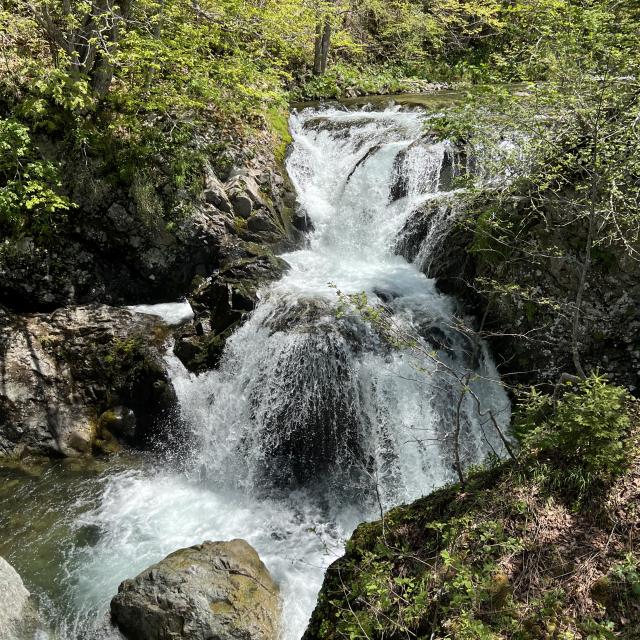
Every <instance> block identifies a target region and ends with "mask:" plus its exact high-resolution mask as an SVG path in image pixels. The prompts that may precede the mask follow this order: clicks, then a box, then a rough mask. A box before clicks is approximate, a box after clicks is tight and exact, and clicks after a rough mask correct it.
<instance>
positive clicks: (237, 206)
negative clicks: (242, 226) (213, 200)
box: [232, 193, 253, 218]
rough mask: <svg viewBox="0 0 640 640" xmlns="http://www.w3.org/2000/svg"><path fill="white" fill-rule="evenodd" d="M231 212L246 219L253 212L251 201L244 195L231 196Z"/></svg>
mask: <svg viewBox="0 0 640 640" xmlns="http://www.w3.org/2000/svg"><path fill="white" fill-rule="evenodd" d="M232 203H233V211H234V213H235V214H236V215H237V216H240V217H241V218H248V217H249V216H250V215H251V212H252V211H253V201H252V200H251V198H250V197H249V196H248V195H247V194H246V193H239V194H238V195H235V196H233V200H232Z"/></svg>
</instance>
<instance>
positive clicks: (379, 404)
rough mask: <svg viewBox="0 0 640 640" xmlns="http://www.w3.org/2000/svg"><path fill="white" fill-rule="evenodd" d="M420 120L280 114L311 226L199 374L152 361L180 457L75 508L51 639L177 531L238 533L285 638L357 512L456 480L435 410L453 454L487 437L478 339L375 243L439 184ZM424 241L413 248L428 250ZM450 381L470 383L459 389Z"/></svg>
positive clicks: (499, 412) (451, 307) (376, 114)
mask: <svg viewBox="0 0 640 640" xmlns="http://www.w3.org/2000/svg"><path fill="white" fill-rule="evenodd" d="M426 118H427V116H426V115H425V113H424V112H421V111H402V110H400V109H399V108H389V109H386V110H384V111H371V110H366V109H363V110H360V111H345V110H339V109H318V110H305V111H303V112H301V113H297V114H294V115H293V116H292V118H291V131H292V136H293V144H292V148H291V151H290V154H289V157H288V161H287V167H288V171H289V174H290V176H291V179H292V181H293V184H294V186H295V188H296V191H297V195H298V204H299V206H300V207H301V209H302V210H303V211H304V213H305V214H306V216H307V217H308V219H309V220H310V222H311V223H312V227H313V231H312V232H311V233H310V235H309V237H308V239H307V242H306V245H305V246H304V247H303V248H301V249H299V250H297V251H294V252H292V253H289V254H287V255H285V256H283V257H284V259H285V260H286V261H287V262H288V263H289V265H290V269H289V271H288V272H287V273H286V274H285V275H284V277H283V278H282V279H281V280H280V281H279V282H276V283H274V284H272V285H270V286H268V287H266V288H265V289H264V290H263V291H262V292H261V299H260V303H259V305H258V307H257V309H256V310H255V312H254V313H253V314H252V316H251V317H250V319H249V320H248V321H247V322H246V323H245V324H244V325H243V326H242V327H241V328H240V329H239V330H238V331H236V333H235V334H234V335H233V336H232V337H231V338H230V339H229V341H228V343H227V346H226V350H225V353H224V355H223V358H222V362H221V365H220V367H219V369H218V370H216V371H211V372H208V373H205V374H202V375H200V376H195V375H191V374H189V373H188V372H187V371H186V370H185V369H184V368H183V367H182V365H181V364H180V362H179V361H178V360H177V359H176V358H173V357H170V358H169V364H170V367H171V372H172V377H173V381H174V384H175V387H176V391H177V393H178V397H179V400H180V404H181V411H182V417H183V419H184V422H185V424H187V425H188V426H189V429H190V430H191V432H192V433H191V434H190V435H191V438H190V440H192V441H193V442H194V446H193V450H192V451H191V453H190V455H189V459H188V460H186V461H183V462H182V468H181V469H180V470H171V469H163V470H156V471H154V472H152V471H150V470H149V469H148V468H142V469H139V470H129V471H126V472H123V473H120V474H118V475H116V476H112V477H110V478H107V479H106V480H105V481H104V487H103V489H102V497H101V499H100V501H99V504H98V505H97V506H95V507H94V508H92V509H90V510H88V511H87V512H86V513H84V514H83V515H82V516H81V517H79V518H78V520H77V522H76V524H75V526H76V527H77V528H79V527H91V528H93V529H94V530H96V531H99V539H98V541H97V542H96V543H95V544H93V545H92V546H90V547H78V548H74V549H73V550H72V551H71V552H70V553H69V555H68V558H67V566H66V571H67V577H66V578H65V580H66V583H65V584H67V585H68V590H69V597H70V599H72V600H73V601H74V607H75V609H74V611H75V618H74V620H75V621H74V620H71V621H70V622H68V629H70V631H68V634H69V637H73V638H77V637H78V636H80V637H82V629H83V628H84V629H86V628H87V627H86V623H85V622H83V621H84V620H86V619H88V618H91V617H92V616H93V618H94V619H95V618H96V613H95V612H100V611H103V610H105V609H106V605H107V603H108V601H109V599H110V597H111V595H112V594H113V593H114V592H115V590H116V587H117V584H118V583H119V582H120V581H121V580H122V579H124V578H125V577H128V576H131V575H133V574H135V573H137V572H138V571H140V570H142V569H143V568H144V567H146V566H148V565H149V564H151V563H152V562H155V561H157V560H159V559H160V558H162V557H163V556H164V555H166V554H167V553H169V552H171V551H173V550H175V549H177V548H179V547H184V546H187V545H191V544H195V543H198V542H201V541H202V540H204V539H229V538H234V537H242V538H245V539H247V540H248V541H249V542H250V543H251V544H253V545H254V546H255V547H256V549H257V550H258V552H259V553H260V555H261V557H262V558H263V560H264V561H265V563H266V564H267V566H268V567H269V569H270V570H271V572H272V574H273V576H274V578H275V579H276V580H277V581H278V582H279V583H280V586H281V590H282V594H283V600H284V609H283V619H284V631H283V635H284V639H285V640H296V639H297V638H299V637H300V636H301V635H302V633H303V631H304V628H305V625H306V622H307V620H308V617H309V615H310V613H311V611H312V609H313V606H314V604H315V598H316V595H317V592H318V590H319V588H320V585H321V582H322V578H323V574H324V570H325V569H326V567H327V566H328V564H330V563H331V562H332V561H333V560H335V559H336V558H337V557H338V556H339V555H340V554H341V552H342V549H343V544H344V540H345V539H346V537H347V536H348V535H349V534H350V532H351V531H352V530H353V528H354V527H355V526H356V524H357V523H358V522H360V521H362V520H367V519H372V518H376V517H378V516H379V513H380V508H385V509H387V508H390V507H392V506H393V505H395V504H399V503H401V502H405V501H409V500H412V499H414V498H417V497H419V496H421V495H424V494H426V493H428V492H430V491H431V490H432V489H434V488H435V487H438V486H441V485H442V484H444V483H447V482H450V481H453V480H455V479H456V472H455V469H454V464H453V461H454V441H453V432H454V430H455V427H454V425H458V427H459V432H460V437H459V444H460V457H461V460H462V462H463V464H465V465H467V464H470V463H475V462H480V461H482V459H483V458H484V457H485V456H486V455H487V454H488V453H491V452H496V453H497V454H500V453H501V452H502V446H501V442H500V439H499V437H498V434H497V433H496V432H495V429H493V428H492V425H491V424H490V422H489V420H488V418H487V413H486V412H487V411H488V410H491V411H492V412H493V415H494V416H495V417H496V419H497V420H498V423H499V424H500V425H501V426H502V427H503V428H506V427H507V425H508V423H509V402H508V399H507V397H506V395H505V393H504V391H503V389H502V387H501V386H500V384H499V381H498V376H497V373H496V370H495V367H494V365H493V362H492V360H491V358H490V357H489V354H488V353H487V350H486V347H485V345H484V344H482V343H481V342H479V341H477V340H476V339H475V338H474V337H473V335H472V333H471V332H469V331H468V330H467V329H466V328H465V325H464V322H463V319H462V318H461V317H459V309H458V306H457V304H456V302H455V300H453V299H451V298H449V297H447V296H444V295H442V294H440V293H438V291H437V290H436V288H435V285H434V282H433V281H432V280H429V279H428V278H427V277H425V276H424V275H423V273H422V272H421V271H420V269H419V265H418V264H414V263H411V262H408V261H407V260H405V259H404V258H403V257H401V256H399V255H396V254H395V253H394V247H395V245H396V243H397V242H398V236H399V234H400V232H401V230H402V229H403V228H404V227H405V225H406V224H407V222H408V221H409V219H410V217H411V215H412V214H413V213H414V212H416V211H417V210H419V209H421V208H424V207H427V206H429V205H430V203H433V202H440V201H443V202H447V203H449V205H448V206H449V209H447V210H450V208H451V206H452V205H451V204H450V203H451V202H452V199H455V192H451V191H450V182H451V172H452V169H451V167H452V161H451V149H450V148H449V146H448V145H447V143H446V142H438V141H434V140H433V139H431V138H429V137H428V136H426V135H425V121H426ZM435 208H436V210H438V211H443V209H442V207H440V208H438V207H435ZM442 215H444V216H445V217H446V215H448V214H445V213H443V214H442ZM443 226H444V225H443V221H440V222H438V223H437V224H433V225H432V226H431V232H430V233H432V234H438V233H440V232H441V230H442V229H443ZM439 230H440V231H439ZM425 247H428V245H423V246H422V248H421V250H420V251H419V252H417V253H416V255H415V256H413V257H415V258H416V259H418V258H419V260H420V261H424V260H426V259H428V256H425V255H424V253H425V251H427V249H425ZM418 254H420V255H419V256H418ZM336 290H339V291H341V292H342V293H343V294H344V295H349V294H355V293H360V292H365V294H366V296H367V299H368V300H369V302H370V304H372V305H384V309H385V314H387V315H388V317H389V318H390V321H391V322H393V325H394V326H395V327H398V328H399V330H400V331H402V332H404V333H407V334H409V335H411V336H415V339H416V341H417V342H416V343H415V345H417V347H418V348H415V347H411V348H410V347H409V346H408V345H400V346H398V345H394V344H393V343H392V342H390V341H389V340H388V339H387V338H386V337H385V336H384V335H381V333H380V331H379V330H378V329H377V328H376V327H375V326H372V325H370V324H369V323H368V322H367V321H366V320H365V319H363V318H362V317H361V315H360V314H358V313H355V312H354V313H342V314H339V313H338V307H339V304H338V303H339V300H338V296H337V294H336ZM460 379H464V380H465V381H467V382H468V386H469V389H471V392H470V393H466V394H465V395H464V396H463V397H462V399H461V396H460V394H461V386H460V383H459V380H460ZM458 407H460V410H458ZM479 408H480V410H479ZM85 637H91V635H90V634H88V635H87V636H85Z"/></svg>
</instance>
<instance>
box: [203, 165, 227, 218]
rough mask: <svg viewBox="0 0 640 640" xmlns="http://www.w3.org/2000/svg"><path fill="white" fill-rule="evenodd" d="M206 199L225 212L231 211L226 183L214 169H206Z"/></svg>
mask: <svg viewBox="0 0 640 640" xmlns="http://www.w3.org/2000/svg"><path fill="white" fill-rule="evenodd" d="M204 199H205V200H206V201H207V202H208V203H209V204H212V205H213V206H214V207H216V208H218V209H219V210H220V211H223V212H224V213H231V212H232V207H231V202H230V201H229V196H228V195H227V192H226V191H225V188H224V185H223V184H222V182H220V180H218V178H217V176H216V175H215V173H213V169H211V167H207V168H206V170H205V184H204Z"/></svg>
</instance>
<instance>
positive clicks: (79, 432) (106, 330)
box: [0, 305, 176, 456]
mask: <svg viewBox="0 0 640 640" xmlns="http://www.w3.org/2000/svg"><path fill="white" fill-rule="evenodd" d="M166 331H167V330H166V329H165V328H164V325H162V323H161V322H160V320H159V319H157V318H155V317H153V316H148V315H142V314H134V313H131V312H129V311H127V310H126V309H120V308H114V307H107V306H102V305H89V306H84V307H72V308H68V309H59V310H58V311H56V312H54V313H51V314H32V315H27V316H18V315H15V314H12V313H10V312H8V311H5V310H3V309H2V308H1V307H0V370H1V371H2V384H0V455H1V454H6V455H20V454H22V453H24V452H34V453H40V454H53V455H63V456H78V455H83V454H88V453H91V451H92V449H93V448H94V446H95V445H96V444H97V443H98V444H100V443H99V442H98V441H100V440H103V439H104V438H102V437H101V433H100V428H101V425H102V424H103V423H105V424H106V416H104V415H103V420H102V421H100V420H98V416H100V415H101V414H104V412H105V411H107V410H110V409H113V408H115V407H121V408H120V409H118V410H119V411H120V412H121V415H122V420H118V415H117V414H113V415H112V416H111V417H112V418H113V419H112V420H111V421H110V423H109V427H111V428H113V427H114V425H115V429H114V430H115V431H117V430H118V428H119V427H122V428H121V429H120V433H122V434H126V433H127V430H129V431H128V432H129V433H132V431H131V424H132V423H135V438H134V440H135V442H133V443H134V444H143V442H145V441H147V440H148V439H149V438H151V437H152V436H159V435H160V433H161V431H162V429H163V425H164V424H165V423H164V419H165V418H168V417H169V414H170V412H171V410H172V409H173V407H174V406H175V403H176V398H175V392H174V390H173V387H172V386H171V382H170V380H169V377H168V374H167V371H166V365H165V362H164V359H163V357H162V356H163V353H164V350H165V346H164V338H163V335H165V333H164V332H166ZM124 407H127V408H126V409H125V408H124ZM131 413H133V414H135V415H134V416H132V415H130V414H131ZM110 433H111V432H110Z"/></svg>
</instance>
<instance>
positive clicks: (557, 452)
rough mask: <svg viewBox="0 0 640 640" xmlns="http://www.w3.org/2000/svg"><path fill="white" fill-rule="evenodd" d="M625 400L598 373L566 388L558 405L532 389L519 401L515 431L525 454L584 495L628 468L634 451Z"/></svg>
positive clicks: (623, 390)
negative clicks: (533, 455) (532, 455)
mask: <svg viewBox="0 0 640 640" xmlns="http://www.w3.org/2000/svg"><path fill="white" fill-rule="evenodd" d="M567 385H569V386H571V383H567ZM627 399H628V394H627V392H626V390H625V389H623V388H621V387H616V386H614V385H611V384H608V383H607V381H606V379H605V378H604V377H602V376H599V375H597V374H592V375H591V376H590V377H589V378H587V379H585V380H583V381H581V382H579V383H577V388H576V389H575V390H574V389H571V390H566V391H565V393H564V394H563V395H562V397H561V398H560V399H559V400H558V401H557V402H555V403H554V400H553V398H552V397H551V396H549V395H546V394H542V393H539V392H537V391H535V390H534V389H532V390H531V391H530V392H529V393H528V394H526V395H525V396H524V398H522V400H521V402H520V405H519V410H518V413H517V415H516V419H515V430H516V433H517V434H518V435H519V437H520V439H521V441H522V444H523V447H524V448H525V449H526V450H528V451H531V452H535V453H537V455H538V456H539V457H541V458H542V459H548V460H550V461H551V463H552V464H553V465H554V467H556V470H555V471H554V478H555V479H556V480H558V479H559V478H560V479H561V481H567V482H569V484H571V485H573V486H574V487H575V488H576V489H577V490H578V491H579V492H580V493H584V492H586V491H588V490H589V489H590V488H591V486H592V485H593V484H594V482H609V481H611V480H612V479H614V478H615V477H617V476H619V475H620V474H622V473H623V472H624V471H625V470H626V469H627V468H628V466H629V464H630V460H631V459H632V456H633V454H634V451H633V448H632V446H631V443H630V442H629V440H628V438H627V436H628V431H629V425H630V422H629V416H628V414H627V411H626V402H627Z"/></svg>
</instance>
